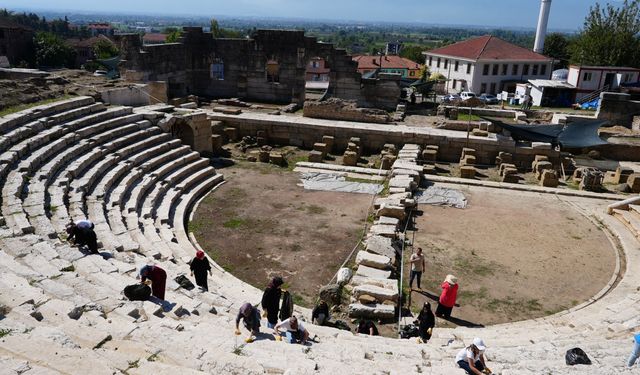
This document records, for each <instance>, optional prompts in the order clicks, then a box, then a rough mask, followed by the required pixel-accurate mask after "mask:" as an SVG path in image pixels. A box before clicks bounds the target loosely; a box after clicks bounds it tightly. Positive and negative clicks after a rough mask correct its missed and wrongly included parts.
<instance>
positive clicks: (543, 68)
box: [540, 65, 547, 76]
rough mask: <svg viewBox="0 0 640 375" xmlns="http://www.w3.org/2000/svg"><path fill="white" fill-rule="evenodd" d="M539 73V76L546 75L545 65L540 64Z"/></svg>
mask: <svg viewBox="0 0 640 375" xmlns="http://www.w3.org/2000/svg"><path fill="white" fill-rule="evenodd" d="M540 75H541V76H546V75H547V66H546V65H540Z"/></svg>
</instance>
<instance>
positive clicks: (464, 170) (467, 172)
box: [460, 165, 476, 178]
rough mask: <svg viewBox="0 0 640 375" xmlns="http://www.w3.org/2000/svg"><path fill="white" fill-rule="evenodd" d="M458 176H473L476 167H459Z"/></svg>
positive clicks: (474, 175)
mask: <svg viewBox="0 0 640 375" xmlns="http://www.w3.org/2000/svg"><path fill="white" fill-rule="evenodd" d="M460 177H462V178H475V177H476V168H475V167H472V166H470V165H465V166H462V167H460Z"/></svg>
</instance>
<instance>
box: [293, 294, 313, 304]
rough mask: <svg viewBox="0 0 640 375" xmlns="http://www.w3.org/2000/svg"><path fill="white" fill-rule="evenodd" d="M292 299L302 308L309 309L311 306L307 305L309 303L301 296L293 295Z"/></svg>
mask: <svg viewBox="0 0 640 375" xmlns="http://www.w3.org/2000/svg"><path fill="white" fill-rule="evenodd" d="M291 299H292V300H293V303H294V304H295V305H298V306H302V307H309V305H308V304H307V301H306V300H305V299H304V298H303V297H302V296H301V295H299V294H293V293H291Z"/></svg>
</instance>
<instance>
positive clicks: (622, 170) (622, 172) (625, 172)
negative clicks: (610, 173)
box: [613, 165, 633, 184]
mask: <svg viewBox="0 0 640 375" xmlns="http://www.w3.org/2000/svg"><path fill="white" fill-rule="evenodd" d="M632 174H633V169H631V168H627V167H623V166H620V165H619V166H618V168H616V173H615V175H614V178H613V183H614V184H624V183H625V182H627V180H628V179H629V176H631V175H632Z"/></svg>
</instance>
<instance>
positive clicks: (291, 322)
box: [274, 315, 309, 344]
mask: <svg viewBox="0 0 640 375" xmlns="http://www.w3.org/2000/svg"><path fill="white" fill-rule="evenodd" d="M281 329H284V330H285V332H284V336H285V341H286V342H288V343H289V344H305V343H306V342H307V340H308V339H309V331H307V330H306V328H304V326H303V325H302V323H300V322H299V321H298V318H296V316H295V315H294V316H292V317H291V318H289V319H287V320H285V321H282V322H280V323H278V324H276V326H275V328H274V330H275V333H276V340H281V339H282V338H281V337H282V335H283V333H282V332H281V331H280V330H281Z"/></svg>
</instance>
